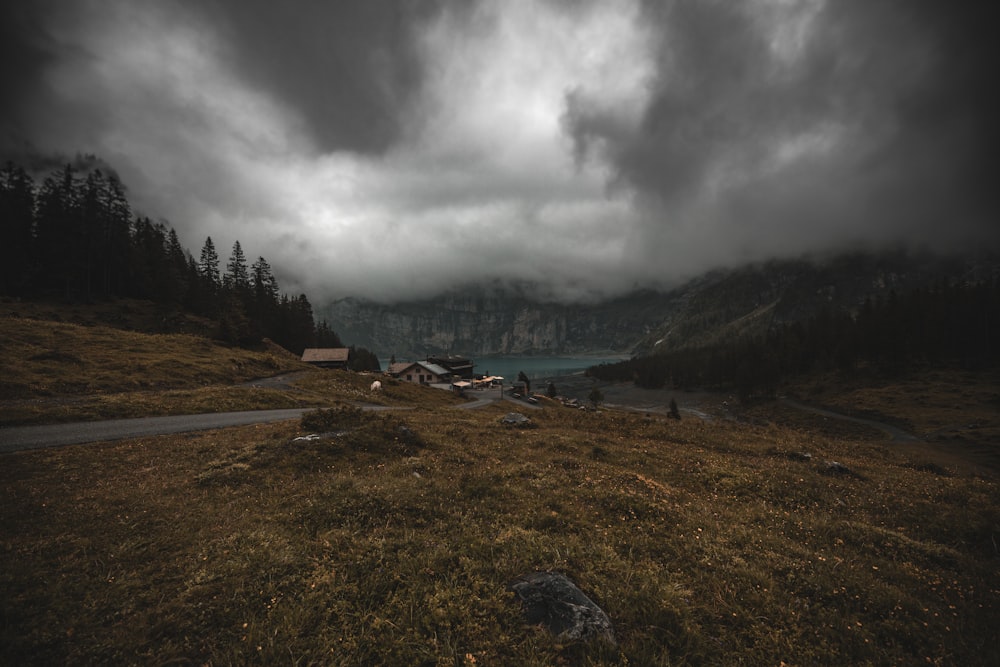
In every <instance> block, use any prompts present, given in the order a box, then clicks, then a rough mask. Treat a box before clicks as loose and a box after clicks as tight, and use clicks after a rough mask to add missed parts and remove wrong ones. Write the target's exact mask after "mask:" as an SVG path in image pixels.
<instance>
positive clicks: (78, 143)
mask: <svg viewBox="0 0 1000 667" xmlns="http://www.w3.org/2000/svg"><path fill="white" fill-rule="evenodd" d="M997 13H998V12H997V10H995V9H993V8H992V6H991V5H988V4H987V3H979V2H970V3H961V4H959V3H943V2H939V1H937V0H743V1H740V2H728V1H722V0H673V1H664V2H660V1H654V0H590V1H589V2H573V1H571V0H509V1H508V0H505V1H504V2H481V1H480V2H464V1H463V0H428V1H426V2H424V1H420V0H414V1H412V2H394V1H392V0H356V1H355V0H351V1H346V0H338V1H336V2H319V1H314V0H302V1H301V2H296V3H277V2H268V1H265V0H248V1H246V2H236V1H235V0H206V1H205V2H201V1H199V0H100V1H98V0H77V1H74V2H59V1H56V0H41V1H39V2H30V3H29V2H24V3H10V2H8V3H4V4H3V5H2V7H0V38H2V40H0V56H2V60H0V76H2V81H0V85H2V88H3V90H4V99H5V104H4V105H0V153H2V156H0V157H4V158H6V157H14V158H15V159H17V160H19V161H21V162H22V163H29V162H30V164H32V165H35V166H38V167H39V168H44V167H45V165H55V164H56V162H55V161H54V160H53V158H52V156H53V155H55V154H58V153H62V154H64V155H74V154H77V153H82V154H95V155H98V156H99V157H100V158H103V159H104V160H106V162H107V164H110V165H113V166H114V167H115V168H116V169H117V170H118V171H119V173H120V175H121V177H122V179H123V181H124V182H125V183H126V184H127V185H128V187H129V193H130V199H131V200H132V201H133V204H135V206H136V208H137V210H140V211H142V212H143V213H145V214H148V215H151V216H153V217H157V218H159V217H164V218H166V219H168V220H169V221H170V222H171V224H172V225H174V226H175V227H176V228H177V231H178V233H179V234H180V236H181V239H182V240H183V241H184V242H185V243H186V244H188V245H189V246H190V247H191V248H192V249H194V250H197V248H198V247H199V246H200V244H201V243H202V242H203V241H204V238H205V236H208V235H211V236H212V238H213V240H214V241H215V243H216V246H217V247H219V248H229V247H231V246H232V243H233V242H234V241H235V240H237V239H239V240H240V242H241V245H242V246H243V248H244V251H245V252H246V253H247V254H248V255H249V256H255V255H259V254H262V255H266V256H267V258H268V260H269V261H270V262H271V264H272V266H273V267H274V268H275V271H276V273H277V274H278V275H279V277H280V279H281V280H282V283H283V285H284V286H285V287H287V288H288V289H293V290H297V289H300V288H301V289H303V290H306V291H307V292H308V293H309V294H310V297H311V298H312V297H315V298H316V299H317V300H321V299H324V298H327V297H338V296H345V295H355V296H369V297H375V298H382V299H385V300H394V299H400V298H407V297H410V296H430V295H432V294H434V293H435V292H436V291H440V290H442V289H445V288H448V287H453V286H455V285H457V284H460V283H463V282H469V281H475V280H494V279H495V280H499V281H501V282H504V281H506V280H509V279H511V276H516V279H517V280H527V281H534V282H537V283H540V284H544V288H542V289H544V291H545V294H546V296H547V297H549V298H558V297H561V298H564V299H580V298H591V297H593V296H594V295H596V294H610V293H614V292H621V291H624V290H627V289H631V288H633V287H635V286H637V285H640V286H656V285H662V284H664V283H667V282H670V281H673V280H677V279H680V278H684V277H688V276H690V275H691V274H695V273H698V272H700V271H704V270H707V269H710V268H714V267H717V266H720V265H723V264H734V263H738V262H741V261H747V260H759V259H765V258H769V257H773V256H789V255H796V254H800V253H803V252H813V251H824V250H830V249H838V248H841V247H844V246H857V245H876V244H889V245H897V244H899V243H900V242H904V243H905V242H909V243H915V244H925V245H931V246H933V247H943V246H948V245H949V244H951V245H953V246H962V245H963V244H964V245H965V246H968V245H969V244H975V245H983V244H985V243H994V242H997V240H998V227H1000V226H998V225H997V224H996V211H997V207H998V204H1000V201H998V198H1000V194H998V189H997V188H995V187H994V185H993V180H994V177H993V173H995V171H996V170H995V169H993V166H994V162H995V161H996V156H997V155H998V154H1000V153H998V149H1000V146H998V140H997V139H998V137H997V118H1000V109H998V104H997V86H996V85H995V83H994V79H995V73H994V68H995V63H996V62H1000V58H998V55H1000V54H998V53H997V50H998V44H1000V40H996V39H994V38H993V36H992V34H991V33H992V31H993V30H995V26H996V25H998V23H997V21H996V18H997V17H996V14H997ZM347 249H349V250H347Z"/></svg>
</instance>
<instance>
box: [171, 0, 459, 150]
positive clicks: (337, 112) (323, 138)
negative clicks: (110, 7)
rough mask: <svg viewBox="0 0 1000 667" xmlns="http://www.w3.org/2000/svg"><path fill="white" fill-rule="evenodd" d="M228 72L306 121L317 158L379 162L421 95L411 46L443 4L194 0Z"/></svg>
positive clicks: (365, 0) (193, 5)
mask: <svg viewBox="0 0 1000 667" xmlns="http://www.w3.org/2000/svg"><path fill="white" fill-rule="evenodd" d="M188 4H189V6H190V8H191V9H192V10H194V11H199V12H202V13H204V15H205V16H206V18H207V19H208V20H209V22H210V23H211V24H212V25H214V26H216V27H217V28H218V29H219V31H220V37H221V38H222V39H224V40H225V42H226V43H227V45H228V47H229V49H230V50H231V53H230V58H231V64H232V66H233V67H234V68H235V69H236V70H237V71H238V72H240V73H241V74H242V75H243V76H244V77H246V78H247V79H248V80H250V81H251V82H253V83H254V84H255V85H258V86H261V87H262V88H264V89H265V90H268V91H271V92H272V93H273V94H274V95H275V96H276V97H278V98H280V99H282V100H284V101H286V102H287V103H288V104H289V105H290V106H291V107H292V108H294V109H295V110H296V111H297V112H298V113H299V114H301V115H302V117H303V118H304V120H305V121H306V123H307V126H308V129H309V131H310V134H311V136H312V137H313V139H314V140H315V142H316V148H317V149H318V150H320V151H333V150H352V151H363V152H380V151H383V150H385V149H386V148H387V147H388V146H389V145H391V144H392V143H393V142H394V141H395V140H396V139H397V138H398V137H399V134H400V132H401V131H402V129H403V124H404V119H405V116H406V114H407V112H408V110H409V107H410V105H411V102H412V98H413V96H414V95H415V94H417V92H418V91H419V89H420V84H421V80H422V77H423V72H422V63H421V60H420V58H419V54H418V53H417V52H416V44H415V36H416V34H417V32H418V31H419V29H420V28H421V26H423V25H424V24H425V23H426V22H427V21H429V20H430V19H432V18H433V17H434V16H435V15H436V14H437V13H438V12H439V11H440V7H439V5H440V4H441V3H439V2H395V1H394V0H352V1H342V0H338V1H336V2H322V1H315V2H304V3H297V4H288V3H282V2H273V1H272V0H249V1H242V0H240V1H232V0H212V1H211V2H208V3H205V2H201V1H200V0H190V1H189V2H188Z"/></svg>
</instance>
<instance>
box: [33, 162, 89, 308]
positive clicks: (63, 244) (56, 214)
mask: <svg viewBox="0 0 1000 667" xmlns="http://www.w3.org/2000/svg"><path fill="white" fill-rule="evenodd" d="M77 186H78V182H77V178H76V173H75V172H74V171H73V168H72V167H71V166H70V165H66V167H65V168H64V169H62V170H61V171H60V172H59V173H58V174H53V175H52V176H49V177H48V178H46V179H45V180H44V181H43V182H42V187H41V188H40V190H39V192H38V217H37V221H36V234H35V241H36V248H37V253H36V256H37V258H38V263H39V267H40V271H39V283H40V286H41V288H42V289H43V290H46V289H51V290H59V291H62V293H63V294H64V296H65V297H66V298H67V299H69V298H70V297H71V296H72V295H73V287H74V284H75V282H76V279H77V278H78V272H77V271H76V266H77V264H78V260H79V254H78V253H79V248H80V247H81V245H82V243H81V239H82V235H81V233H80V225H79V224H78V223H79V192H78V187H77Z"/></svg>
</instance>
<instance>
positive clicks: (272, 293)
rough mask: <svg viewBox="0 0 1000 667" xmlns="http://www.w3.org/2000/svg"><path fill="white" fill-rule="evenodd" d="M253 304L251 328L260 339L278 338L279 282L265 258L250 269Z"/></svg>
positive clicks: (250, 310) (251, 308) (260, 259)
mask: <svg viewBox="0 0 1000 667" xmlns="http://www.w3.org/2000/svg"><path fill="white" fill-rule="evenodd" d="M250 291H251V299H250V301H251V303H250V308H249V312H248V313H247V314H248V315H249V317H250V327H251V329H252V330H254V331H256V332H257V334H258V336H259V337H265V336H267V337H270V338H275V339H276V338H277V335H278V334H277V333H276V332H277V329H278V304H279V296H278V281H277V280H275V278H274V274H272V273H271V266H270V265H269V264H268V263H267V260H266V259H264V258H263V257H258V258H257V261H256V262H254V263H253V266H251V267H250Z"/></svg>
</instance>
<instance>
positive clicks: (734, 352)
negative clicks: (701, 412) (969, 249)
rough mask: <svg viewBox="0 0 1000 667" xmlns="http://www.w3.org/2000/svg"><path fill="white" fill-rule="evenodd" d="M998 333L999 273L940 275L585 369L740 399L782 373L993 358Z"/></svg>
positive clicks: (887, 371) (994, 361) (783, 377)
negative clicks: (775, 322) (931, 282)
mask: <svg viewBox="0 0 1000 667" xmlns="http://www.w3.org/2000/svg"><path fill="white" fill-rule="evenodd" d="M998 341H1000V282H998V281H997V280H996V279H994V280H992V281H989V282H979V283H975V284H969V283H945V282H943V283H941V284H939V285H937V286H934V287H929V288H922V289H917V290H914V291H912V292H908V293H905V294H896V293H895V292H892V293H890V294H889V295H888V297H886V298H881V299H879V298H876V299H872V298H868V299H866V300H865V302H864V303H863V305H862V306H861V307H860V308H858V309H857V310H856V311H850V310H846V309H834V308H831V307H826V308H824V309H822V310H820V311H819V312H818V313H817V314H815V315H814V316H812V317H810V318H808V319H806V320H803V321H798V322H793V323H786V324H782V325H779V326H775V327H772V329H771V331H770V332H768V333H767V334H766V335H763V336H753V337H748V338H743V339H734V340H730V341H727V342H723V343H719V344H715V345H709V346H704V347H688V348H684V349H677V350H672V351H668V352H665V353H662V354H655V355H650V356H643V357H634V358H632V359H628V360H625V361H622V362H619V363H614V364H602V365H600V366H595V367H592V368H590V369H589V370H588V374H590V375H591V376H593V377H596V378H598V379H601V380H604V381H608V382H623V381H625V382H628V381H631V382H634V383H635V384H636V385H637V386H640V387H644V388H651V389H658V388H662V387H664V386H668V385H669V386H671V387H674V388H678V389H694V388H703V389H719V390H727V391H728V390H734V391H736V392H737V393H738V395H739V396H740V398H741V399H742V400H744V401H746V400H750V399H753V398H757V397H773V396H774V395H775V394H776V392H777V390H778V388H779V387H780V386H781V385H782V384H783V383H785V382H787V381H789V380H792V379H794V378H796V377H802V376H806V375H808V374H812V373H822V372H827V371H840V372H845V373H850V372H856V371H859V370H868V371H871V372H876V373H879V374H881V375H882V376H885V377H900V376H902V375H904V374H906V373H908V372H910V371H912V370H913V369H918V368H926V367H931V366H942V365H958V366H960V367H964V368H969V369H973V370H980V369H985V368H995V367H996V366H997V365H998V364H1000V342H998Z"/></svg>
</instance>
